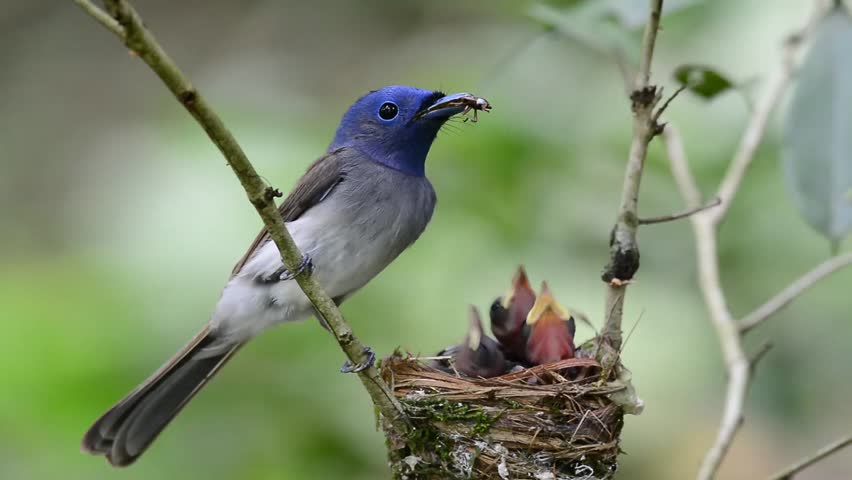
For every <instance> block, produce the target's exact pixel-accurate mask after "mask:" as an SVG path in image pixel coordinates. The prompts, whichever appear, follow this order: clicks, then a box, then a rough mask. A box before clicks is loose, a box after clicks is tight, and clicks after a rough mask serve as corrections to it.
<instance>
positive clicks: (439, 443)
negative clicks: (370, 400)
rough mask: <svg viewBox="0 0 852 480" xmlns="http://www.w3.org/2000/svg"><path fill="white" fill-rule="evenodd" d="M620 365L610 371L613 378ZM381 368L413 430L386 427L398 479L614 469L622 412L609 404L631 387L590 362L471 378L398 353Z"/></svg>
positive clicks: (547, 479)
mask: <svg viewBox="0 0 852 480" xmlns="http://www.w3.org/2000/svg"><path fill="white" fill-rule="evenodd" d="M589 356H591V355H589ZM569 368H570V369H572V370H571V371H572V372H578V371H579V372H580V373H579V376H576V379H574V380H570V379H568V378H566V375H565V373H564V372H565V371H566V370H567V369H569ZM620 368H621V367H620V365H618V366H616V367H615V368H609V369H607V370H608V371H611V372H613V373H612V374H611V376H612V377H613V378H612V379H613V380H616V379H615V372H617V371H619V370H620ZM381 369H382V375H383V377H384V378H385V380H386V381H387V382H388V383H389V385H391V387H392V389H393V392H394V394H395V395H396V397H397V398H398V399H399V401H400V403H401V404H402V407H403V409H404V412H405V414H406V415H407V416H408V417H409V419H410V421H411V424H412V425H413V427H414V429H413V431H412V433H411V434H409V435H408V436H407V437H402V436H401V435H400V434H399V433H398V432H395V431H393V429H392V427H391V425H390V422H383V428H384V429H385V434H386V436H387V438H388V450H389V457H390V464H391V468H392V470H393V474H394V478H396V479H400V480H403V479H404V480H433V479H435V480H438V479H440V480H454V479H499V480H508V479H536V480H566V479H574V478H583V479H605V478H611V477H612V475H613V473H614V472H615V470H616V468H617V456H618V453H619V435H620V433H621V427H622V424H623V415H624V409H623V408H622V407H621V406H620V405H619V404H617V403H616V402H615V401H614V400H613V398H616V397H617V396H618V395H620V394H623V393H624V390H625V388H626V387H625V384H624V383H623V382H619V381H602V380H601V378H600V373H601V368H600V366H599V365H598V363H597V362H596V361H595V360H593V359H590V358H573V359H569V360H563V361H560V362H556V363H553V364H548V365H539V366H536V367H533V368H529V369H525V370H522V371H519V372H515V373H510V374H507V375H502V376H500V377H494V378H488V379H481V378H476V379H475V378H467V377H462V376H457V375H451V374H447V373H444V372H441V371H439V370H436V369H434V368H432V367H430V366H428V365H426V364H424V363H422V362H420V361H418V360H417V359H416V358H413V357H410V356H403V355H400V354H398V353H397V354H394V355H393V356H391V357H389V358H387V359H385V360H384V361H383V362H382V366H381ZM625 371H626V370H625Z"/></svg>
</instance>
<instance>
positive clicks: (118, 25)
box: [74, 0, 409, 432]
mask: <svg viewBox="0 0 852 480" xmlns="http://www.w3.org/2000/svg"><path fill="white" fill-rule="evenodd" d="M74 1H75V3H77V5H79V6H80V7H81V8H82V9H83V10H84V11H85V12H86V13H88V14H89V15H91V16H92V17H94V18H95V19H96V20H97V21H98V22H100V23H102V24H103V25H104V26H105V27H106V28H107V29H109V30H110V31H111V32H112V33H114V34H115V35H117V36H118V37H119V38H120V39H121V40H122V41H123V42H124V44H125V45H126V46H127V47H128V48H129V49H130V50H131V51H133V53H135V54H136V55H137V56H138V57H139V58H141V59H142V60H143V61H144V62H145V63H146V64H148V66H149V67H151V70H153V71H154V73H156V74H157V76H158V77H160V80H162V81H163V83H165V84H166V86H167V87H168V89H169V90H170V91H171V92H172V93H173V94H174V96H175V97H176V98H177V99H178V101H179V102H180V103H181V105H183V107H184V108H186V110H187V111H189V113H190V114H191V115H192V116H193V118H195V120H196V121H197V122H198V123H199V124H200V125H201V127H202V128H203V129H204V131H205V132H207V135H208V136H209V137H210V140H212V141H213V143H214V144H216V146H217V147H218V148H219V150H220V151H221V152H222V155H223V156H224V157H225V159H226V160H227V162H228V164H229V165H230V166H231V168H232V169H233V171H234V174H236V175H237V178H239V180H240V183H241V184H242V186H243V188H244V189H245V191H246V195H247V196H248V199H249V201H250V202H251V203H252V205H254V208H255V209H256V210H257V213H258V214H259V215H260V217H261V219H262V220H263V224H264V226H265V227H266V229H267V231H268V232H269V235H270V237H272V240H273V241H274V242H275V245H276V246H277V247H278V250H279V251H280V252H281V259H282V261H283V263H284V265H285V266H286V267H287V269H288V270H289V271H291V272H295V271H298V265H299V263H300V262H301V258H302V255H301V253H299V249H298V247H297V246H296V243H295V242H294V241H293V237H291V236H290V234H289V232H288V231H287V227H286V226H285V224H284V220H283V219H282V218H281V214H280V213H279V212H278V209H277V207H276V206H275V201H274V197H275V196H277V195H276V191H275V190H274V189H273V188H272V187H270V186H268V185H267V184H266V182H264V180H263V179H262V178H261V177H260V175H258V173H257V171H255V169H254V166H252V164H251V162H249V160H248V158H247V157H246V155H245V153H244V152H243V150H242V148H241V147H240V145H239V144H238V143H237V140H236V139H235V138H234V136H233V135H232V134H231V132H230V131H229V130H228V129H227V128H226V127H225V125H224V123H223V122H222V120H221V119H220V118H219V116H218V115H217V114H216V112H215V111H214V110H213V108H212V107H211V106H210V104H208V103H207V101H206V100H205V99H204V97H202V96H201V94H200V93H199V92H198V90H196V89H195V87H193V86H192V84H191V83H190V82H189V80H188V79H187V78H186V76H185V75H184V74H183V72H181V71H180V69H179V68H178V66H177V65H176V64H175V63H174V61H173V60H172V59H171V58H170V57H169V55H168V54H167V53H166V52H165V51H164V50H163V48H162V47H161V46H160V44H159V43H158V42H157V40H156V39H155V38H154V36H153V35H152V34H151V32H150V31H148V29H147V28H146V27H145V25H144V23H143V22H142V19H141V18H140V17H139V14H138V13H137V12H136V10H134V8H133V7H132V6H131V5H130V3H129V2H128V1H126V0H105V2H104V3H105V6H106V10H107V11H106V12H105V11H103V10H101V9H100V8H98V7H97V6H95V5H94V4H93V3H92V2H91V1H89V0H74ZM303 270H304V271H303V272H302V273H300V274H299V275H297V276H296V281H297V282H298V284H299V287H301V289H302V290H303V291H304V292H305V295H306V296H307V297H308V298H309V299H310V300H311V303H313V305H314V307H316V310H317V311H318V312H319V314H320V316H321V317H322V318H323V320H325V322H326V324H327V325H329V327H330V329H331V330H332V332H333V333H334V336H335V338H336V339H337V342H338V343H339V344H340V348H341V349H342V350H343V352H344V353H345V354H346V356H347V357H348V358H349V360H350V361H351V362H353V363H358V362H360V361H361V360H362V358H363V356H364V345H363V344H362V343H361V342H360V341H359V340H358V339H357V338H356V337H355V334H354V333H353V332H352V329H351V328H350V327H349V325H348V324H347V323H346V320H344V318H343V316H342V315H341V313H340V310H338V309H337V306H336V305H335V303H334V301H333V300H332V299H331V298H330V297H329V296H328V295H327V294H326V293H325V292H324V291H323V289H322V287H321V286H320V285H319V283H318V282H317V280H316V279H315V278H313V276H311V274H310V272H309V271H308V269H303ZM358 375H359V377H360V379H361V382H362V383H363V384H364V387H365V388H366V390H367V392H368V393H369V394H370V397H371V398H372V400H373V403H374V404H375V405H376V407H377V408H378V410H379V411H380V412H381V414H382V415H384V416H385V418H387V420H388V421H390V422H392V423H394V426H395V427H396V428H397V429H398V430H399V431H400V432H408V430H409V429H408V424H407V421H406V419H405V418H404V417H402V416H401V415H400V414H399V412H401V407H400V405H399V403H398V402H397V400H396V398H395V397H394V396H393V394H392V393H391V391H390V389H389V387H388V385H387V384H386V383H385V382H384V381H383V380H382V379H381V377H380V376H379V372H378V370H377V369H376V368H375V367H372V366H371V367H370V368H367V369H366V370H364V371H362V372H360V373H359V374H358Z"/></svg>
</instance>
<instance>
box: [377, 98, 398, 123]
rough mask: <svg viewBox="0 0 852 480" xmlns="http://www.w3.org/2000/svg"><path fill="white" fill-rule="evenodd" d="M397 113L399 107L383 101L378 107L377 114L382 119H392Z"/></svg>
mask: <svg viewBox="0 0 852 480" xmlns="http://www.w3.org/2000/svg"><path fill="white" fill-rule="evenodd" d="M398 114H399V107H397V106H396V104H395V103H391V102H385V103H383V104H382V106H381V107H379V116H380V117H382V119H383V120H393V119H394V118H396V116H397V115H398Z"/></svg>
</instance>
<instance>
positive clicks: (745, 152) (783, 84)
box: [713, 2, 823, 224]
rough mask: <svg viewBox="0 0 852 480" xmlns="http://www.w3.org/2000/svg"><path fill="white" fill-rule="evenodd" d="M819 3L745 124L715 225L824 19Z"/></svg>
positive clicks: (721, 188) (792, 39) (722, 190)
mask: <svg viewBox="0 0 852 480" xmlns="http://www.w3.org/2000/svg"><path fill="white" fill-rule="evenodd" d="M819 3H820V2H816V4H817V7H816V8H815V9H814V12H813V14H812V15H811V18H810V19H809V20H808V22H807V24H806V25H805V27H804V28H802V30H801V31H800V32H799V33H797V34H795V35H792V36H790V38H788V39H787V41H786V42H785V45H784V53H783V60H782V62H781V68H779V69H778V71H777V72H776V73H775V74H774V75H773V76H772V77H771V78H770V79H769V81H768V83H767V85H768V86H767V87H766V89H765V92H764V94H763V96H762V97H761V98H760V100H759V101H758V102H757V105H755V107H754V110H753V111H752V115H751V118H750V119H749V122H748V125H746V128H745V133H744V134H743V136H742V138H741V139H740V145H739V147H738V149H737V153H736V154H735V155H734V159H733V161H731V164H730V165H729V166H728V170H727V172H725V176H724V177H723V179H722V182H721V183H720V184H719V192H718V193H717V195H716V196H718V197H719V198H720V199H722V207H721V208H719V209H718V210H716V211H715V212H714V213H713V223H716V224H719V223H721V222H722V220H723V219H724V217H725V215H726V214H727V213H728V209H729V208H731V203H732V202H733V201H734V197H735V196H736V194H737V191H739V188H740V183H742V180H743V177H744V176H745V174H746V171H747V170H748V167H749V166H750V165H751V162H752V160H754V155H755V153H756V152H757V148H758V147H759V146H760V143H761V142H762V141H763V136H764V134H765V133H766V127H767V125H768V124H769V119H770V116H771V115H772V112H773V111H774V110H775V107H776V106H777V105H778V104H779V103H780V102H781V99H782V98H783V96H784V92H785V91H786V90H787V87H788V86H789V84H790V81H791V79H792V77H793V74H794V73H795V70H796V61H795V59H796V56H797V54H798V52H799V50H800V49H801V46H802V44H803V43H804V40H805V38H806V36H807V35H808V34H809V33H810V32H811V31H813V29H814V27H815V26H816V24H817V23H818V21H819V20H820V19H821V18H822V16H823V8H822V7H821V6H820V5H819Z"/></svg>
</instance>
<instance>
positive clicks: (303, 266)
mask: <svg viewBox="0 0 852 480" xmlns="http://www.w3.org/2000/svg"><path fill="white" fill-rule="evenodd" d="M305 270H307V271H308V272H313V271H314V262H313V261H312V260H311V257H310V256H309V255H302V262H301V263H299V266H298V267H296V271H295V272H290V270H287V267H286V266H283V265H282V266H281V268H279V269H278V270H275V271H274V272H272V273H271V274H269V275H266V276H263V277H258V280H259V281H260V283H278V282H284V281H287V280H293V279H294V278H296V276H298V275H299V274H301V273H302V272H304V271H305Z"/></svg>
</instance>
